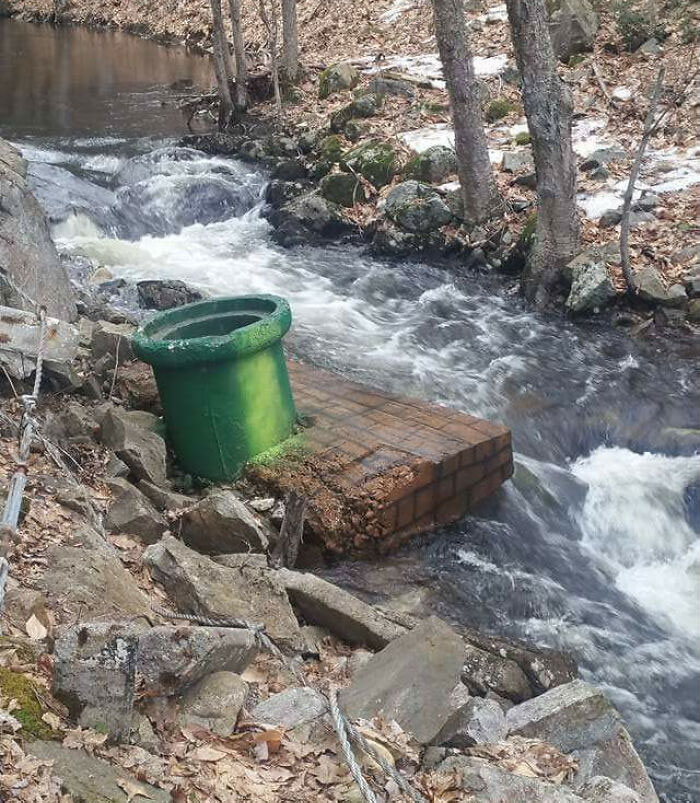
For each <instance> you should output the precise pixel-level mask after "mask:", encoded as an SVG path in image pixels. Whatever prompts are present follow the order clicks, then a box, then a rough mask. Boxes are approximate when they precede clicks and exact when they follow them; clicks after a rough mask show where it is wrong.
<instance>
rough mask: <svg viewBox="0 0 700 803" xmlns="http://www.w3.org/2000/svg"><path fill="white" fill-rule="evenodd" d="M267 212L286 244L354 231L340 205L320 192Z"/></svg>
mask: <svg viewBox="0 0 700 803" xmlns="http://www.w3.org/2000/svg"><path fill="white" fill-rule="evenodd" d="M266 215H267V218H268V220H269V221H270V223H271V224H272V225H273V226H274V228H275V231H274V236H275V238H276V239H277V240H278V242H280V243H281V244H282V245H284V246H291V245H298V244H301V243H308V242H326V241H328V240H336V239H339V238H342V237H345V236H348V235H349V234H351V233H352V232H353V231H354V227H353V226H352V225H351V224H350V223H349V221H348V220H347V219H346V218H345V217H343V215H342V213H341V211H340V207H338V206H337V205H336V204H334V203H331V201H328V200H327V199H326V198H324V197H323V196H321V195H320V194H318V193H316V192H310V193H306V194H304V195H299V196H297V197H296V198H292V200H291V201H288V202H287V203H286V204H284V205H283V206H281V207H280V208H279V209H275V208H271V209H270V210H268V211H267V212H266Z"/></svg>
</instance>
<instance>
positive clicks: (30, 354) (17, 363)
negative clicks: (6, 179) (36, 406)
mask: <svg viewBox="0 0 700 803" xmlns="http://www.w3.org/2000/svg"><path fill="white" fill-rule="evenodd" d="M1 155H2V140H0V158H1ZM1 183H2V161H0V186H1ZM2 218H3V213H2V209H1V208H0V235H1V234H2ZM2 248H3V246H2V241H1V240H0V255H1V254H2ZM1 266H2V262H0V296H2V292H1V290H2V283H3V279H2V267H1ZM18 306H19V305H18ZM46 327H47V328H46V334H47V337H46V347H45V351H44V355H45V362H44V367H45V369H46V370H47V371H52V370H53V371H56V372H58V373H65V372H66V371H70V368H71V365H72V363H73V361H74V360H75V359H76V358H77V356H78V345H79V342H80V333H79V330H78V329H77V327H75V326H72V325H71V324H69V323H66V322H65V321H59V320H57V319H56V318H48V319H47V322H46ZM40 339H41V325H40V323H39V320H38V318H37V316H36V315H35V313H34V312H24V311H23V310H20V309H14V308H13V307H3V306H0V343H2V346H3V348H2V351H1V352H0V365H2V366H4V368H5V370H6V371H7V373H8V374H9V375H10V376H11V377H12V378H13V379H19V380H23V379H28V378H29V377H30V376H31V375H32V374H33V373H34V369H35V368H36V356H37V352H38V349H39V342H40Z"/></svg>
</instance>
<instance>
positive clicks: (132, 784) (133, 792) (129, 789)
mask: <svg viewBox="0 0 700 803" xmlns="http://www.w3.org/2000/svg"><path fill="white" fill-rule="evenodd" d="M117 786H119V787H121V788H122V789H123V790H124V791H125V792H126V803H130V801H131V800H133V799H134V798H135V797H145V798H148V800H153V798H152V797H151V796H150V795H147V794H146V793H145V792H144V791H143V786H141V784H140V783H137V782H136V781H132V780H130V779H126V780H125V779H122V778H119V779H118V780H117Z"/></svg>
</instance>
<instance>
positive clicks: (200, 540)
mask: <svg viewBox="0 0 700 803" xmlns="http://www.w3.org/2000/svg"><path fill="white" fill-rule="evenodd" d="M179 524H180V527H179V532H180V536H181V537H182V540H183V541H184V542H185V543H186V544H187V545H188V546H190V547H192V548H193V549H196V550H197V551H198V552H205V553H206V554H209V555H219V554H223V553H226V552H265V551H266V550H267V548H268V546H269V543H270V539H271V538H272V537H273V534H272V531H271V529H270V528H269V526H268V525H267V524H265V522H264V521H263V520H262V519H261V518H260V517H259V516H258V515H257V514H256V513H254V512H253V511H252V510H251V509H250V508H248V506H247V505H246V504H245V502H244V501H243V500H242V499H241V497H240V496H239V495H238V494H236V493H234V492H233V491H225V490H216V491H212V492H211V493H210V494H208V495H207V496H205V497H204V499H202V500H201V501H199V502H196V503H195V504H193V505H190V506H189V507H188V508H186V509H185V510H184V511H183V513H182V514H181V515H180V520H179Z"/></svg>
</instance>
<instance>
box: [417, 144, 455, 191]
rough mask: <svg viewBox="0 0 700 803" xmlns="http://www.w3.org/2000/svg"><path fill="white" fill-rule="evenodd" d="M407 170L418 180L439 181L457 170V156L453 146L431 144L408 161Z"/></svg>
mask: <svg viewBox="0 0 700 803" xmlns="http://www.w3.org/2000/svg"><path fill="white" fill-rule="evenodd" d="M409 171H410V174H411V176H412V177H413V178H415V179H418V181H428V182H432V183H435V184H437V183H439V182H441V181H444V180H445V179H446V178H447V177H448V176H450V175H452V174H453V173H456V172H457V156H456V154H455V152H454V148H448V147H446V146H445V145H433V146H432V147H431V148H427V149H426V150H425V151H423V153H420V154H418V156H416V157H415V158H414V159H412V160H411V161H410V162H409Z"/></svg>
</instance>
